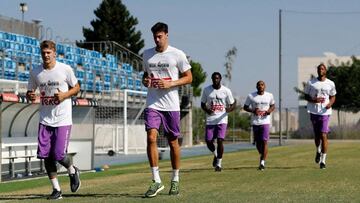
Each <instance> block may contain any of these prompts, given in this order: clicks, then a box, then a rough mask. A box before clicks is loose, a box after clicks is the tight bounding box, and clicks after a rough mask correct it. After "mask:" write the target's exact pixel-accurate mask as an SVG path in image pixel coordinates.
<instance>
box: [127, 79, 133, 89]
mask: <svg viewBox="0 0 360 203" xmlns="http://www.w3.org/2000/svg"><path fill="white" fill-rule="evenodd" d="M126 89H131V90H132V89H134V79H133V78H132V77H130V76H128V77H127V86H126Z"/></svg>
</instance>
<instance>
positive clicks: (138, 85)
mask: <svg viewBox="0 0 360 203" xmlns="http://www.w3.org/2000/svg"><path fill="white" fill-rule="evenodd" d="M141 86H142V84H141V80H140V79H139V78H136V80H135V90H138V91H140V90H141Z"/></svg>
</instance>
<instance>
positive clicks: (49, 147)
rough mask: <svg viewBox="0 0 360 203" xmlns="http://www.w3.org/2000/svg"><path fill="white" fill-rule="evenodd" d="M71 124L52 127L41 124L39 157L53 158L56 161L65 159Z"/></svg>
mask: <svg viewBox="0 0 360 203" xmlns="http://www.w3.org/2000/svg"><path fill="white" fill-rule="evenodd" d="M70 132H71V125H68V126H60V127H51V126H46V125H43V124H41V123H40V124H39V134H38V150H37V157H38V158H39V159H45V158H53V159H54V160H56V161H60V160H62V159H64V157H65V156H66V153H67V147H68V145H69V139H70Z"/></svg>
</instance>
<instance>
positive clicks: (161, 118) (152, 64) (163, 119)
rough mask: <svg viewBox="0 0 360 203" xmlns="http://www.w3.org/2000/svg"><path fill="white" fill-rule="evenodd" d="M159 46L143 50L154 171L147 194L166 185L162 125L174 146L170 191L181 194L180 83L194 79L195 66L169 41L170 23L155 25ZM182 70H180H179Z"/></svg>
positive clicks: (148, 123)
mask: <svg viewBox="0 0 360 203" xmlns="http://www.w3.org/2000/svg"><path fill="white" fill-rule="evenodd" d="M151 31H152V33H153V37H154V42H155V44H156V46H155V47H154V48H151V49H147V50H145V51H144V53H143V62H144V76H143V80H142V83H143V84H144V86H146V87H148V93H147V99H146V109H145V111H144V117H145V129H146V132H147V155H148V159H149V164H150V167H151V172H152V179H153V182H152V183H151V185H150V187H149V189H148V191H147V192H146V193H145V197H155V196H156V195H157V193H158V192H160V191H161V190H163V189H164V185H163V184H162V182H161V179H160V172H159V154H158V148H157V136H158V132H159V128H160V126H161V125H162V126H163V129H164V133H165V136H166V137H167V139H168V143H169V146H170V158H171V166H172V169H173V171H172V178H171V187H170V190H169V195H177V194H179V169H180V145H179V142H178V137H179V136H180V101H179V94H178V86H182V85H186V84H190V83H191V82H192V73H191V70H190V69H191V66H190V64H189V61H188V60H187V58H186V55H185V54H184V52H182V51H181V50H179V49H176V48H174V47H172V46H170V45H169V42H168V26H167V25H166V24H165V23H161V22H158V23H156V24H155V25H154V26H153V27H152V28H151ZM179 73H180V74H179Z"/></svg>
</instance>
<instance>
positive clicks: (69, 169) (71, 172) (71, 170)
mask: <svg viewBox="0 0 360 203" xmlns="http://www.w3.org/2000/svg"><path fill="white" fill-rule="evenodd" d="M67 171H68V173H69V174H75V168H74V166H73V165H71V166H69V168H67Z"/></svg>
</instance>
